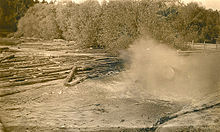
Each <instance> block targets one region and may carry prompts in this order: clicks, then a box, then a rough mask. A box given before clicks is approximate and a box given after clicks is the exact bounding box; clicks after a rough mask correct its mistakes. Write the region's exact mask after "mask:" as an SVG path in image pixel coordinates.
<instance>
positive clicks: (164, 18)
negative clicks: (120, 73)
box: [16, 0, 220, 51]
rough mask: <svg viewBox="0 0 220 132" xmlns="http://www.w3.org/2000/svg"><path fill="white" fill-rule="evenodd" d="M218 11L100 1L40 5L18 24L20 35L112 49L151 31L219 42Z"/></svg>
mask: <svg viewBox="0 0 220 132" xmlns="http://www.w3.org/2000/svg"><path fill="white" fill-rule="evenodd" d="M219 30H220V14H219V12H218V11H213V10H211V9H210V10H207V9H205V8H203V7H201V6H199V5H198V4H197V3H190V4H187V5H184V4H182V3H180V2H179V0H170V1H169V2H167V1H166V2H165V1H164V0H161V1H160V0H157V1H155V0H139V1H134V0H130V1H128V0H126V1H123V0H121V1H115V0H112V1H109V2H104V3H102V5H100V4H99V3H98V2H96V1H86V2H84V3H82V4H76V3H71V2H69V3H66V4H65V5H63V4H58V5H54V4H48V3H47V4H45V3H44V4H42V3H39V4H36V5H35V6H33V7H31V8H30V9H29V10H28V12H27V13H26V15H25V16H24V17H23V18H22V19H21V20H20V21H19V23H18V32H17V33H16V35H17V36H25V37H39V38H44V39H54V38H62V39H65V40H73V41H76V42H77V43H79V44H82V46H88V47H91V46H92V47H98V48H106V49H107V50H110V51H114V50H120V49H124V48H127V47H128V46H129V44H131V43H132V42H133V41H134V40H136V39H137V38H139V37H144V36H146V34H147V35H150V36H151V37H153V38H155V39H156V40H159V41H160V42H164V43H168V44H169V45H171V46H172V47H176V48H181V49H184V48H186V47H185V45H184V44H183V43H182V42H188V41H192V40H194V41H195V42H203V41H207V42H215V39H216V38H217V37H218V35H219Z"/></svg>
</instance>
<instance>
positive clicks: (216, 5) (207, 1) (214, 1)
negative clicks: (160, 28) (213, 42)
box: [40, 0, 220, 10]
mask: <svg viewBox="0 0 220 132" xmlns="http://www.w3.org/2000/svg"><path fill="white" fill-rule="evenodd" d="M40 1H42V0H40ZM46 1H48V2H50V1H51V0H46ZM52 1H54V0H52ZM59 1H62V0H59ZM73 1H75V2H77V3H80V2H82V1H84V0H73ZM98 1H99V2H100V1H102V0H98ZM182 1H183V2H184V3H188V2H192V1H194V2H199V3H200V4H201V5H203V6H205V7H206V8H207V9H209V8H211V9H214V10H216V9H217V10H220V0H182Z"/></svg>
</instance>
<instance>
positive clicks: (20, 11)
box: [0, 0, 35, 31]
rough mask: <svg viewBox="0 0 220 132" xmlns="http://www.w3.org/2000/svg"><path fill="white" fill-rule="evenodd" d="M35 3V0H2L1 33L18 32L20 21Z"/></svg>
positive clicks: (0, 11)
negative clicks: (3, 31) (2, 31)
mask: <svg viewBox="0 0 220 132" xmlns="http://www.w3.org/2000/svg"><path fill="white" fill-rule="evenodd" d="M34 3H35V2H34V1H33V0H0V31H1V30H5V31H16V29H17V27H16V26H17V23H18V20H19V19H20V18H21V17H23V16H24V14H25V12H26V11H27V10H28V8H29V7H31V6H33V5H34Z"/></svg>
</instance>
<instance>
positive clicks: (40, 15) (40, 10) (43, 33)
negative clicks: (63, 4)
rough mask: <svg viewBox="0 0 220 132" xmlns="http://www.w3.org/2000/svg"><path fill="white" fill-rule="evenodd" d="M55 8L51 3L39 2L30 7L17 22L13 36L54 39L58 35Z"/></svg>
mask: <svg viewBox="0 0 220 132" xmlns="http://www.w3.org/2000/svg"><path fill="white" fill-rule="evenodd" d="M55 18H56V8H55V5H53V4H43V3H39V4H36V5H35V6H33V7H31V8H30V9H29V10H28V11H27V13H26V14H25V16H24V17H23V18H21V19H20V21H19V23H18V31H17V32H16V34H15V36H17V37H20V36H24V37H36V38H43V39H54V38H59V37H60V31H59V27H58V24H57V21H56V20H55Z"/></svg>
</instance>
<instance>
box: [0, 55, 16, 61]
mask: <svg viewBox="0 0 220 132" xmlns="http://www.w3.org/2000/svg"><path fill="white" fill-rule="evenodd" d="M12 58H15V55H8V56H5V57H4V58H2V59H0V62H2V61H4V60H7V59H12Z"/></svg>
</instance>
